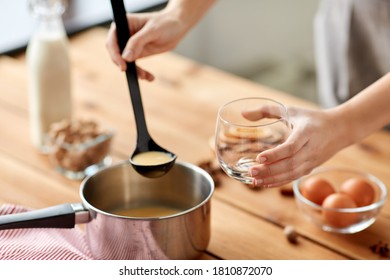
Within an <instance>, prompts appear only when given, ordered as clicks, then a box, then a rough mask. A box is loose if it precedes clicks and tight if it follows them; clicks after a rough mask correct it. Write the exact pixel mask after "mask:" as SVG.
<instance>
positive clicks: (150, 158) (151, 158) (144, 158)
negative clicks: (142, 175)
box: [132, 151, 172, 166]
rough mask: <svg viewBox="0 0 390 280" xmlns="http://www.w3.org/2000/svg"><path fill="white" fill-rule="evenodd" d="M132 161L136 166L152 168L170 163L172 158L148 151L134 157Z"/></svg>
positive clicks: (166, 154) (168, 155) (162, 153)
mask: <svg viewBox="0 0 390 280" xmlns="http://www.w3.org/2000/svg"><path fill="white" fill-rule="evenodd" d="M132 160H133V162H134V163H135V164H137V165H142V166H153V165H160V164H165V163H168V162H170V161H171V160H172V156H171V155H170V154H168V153H164V152H158V151H150V152H143V153H139V154H137V155H135V156H134V157H133V159H132Z"/></svg>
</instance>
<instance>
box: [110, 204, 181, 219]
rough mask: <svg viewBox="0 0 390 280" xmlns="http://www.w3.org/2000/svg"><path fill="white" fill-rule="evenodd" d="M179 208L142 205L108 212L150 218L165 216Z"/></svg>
mask: <svg viewBox="0 0 390 280" xmlns="http://www.w3.org/2000/svg"><path fill="white" fill-rule="evenodd" d="M181 211H182V210H181V209H178V208H173V207H168V206H159V205H156V206H142V207H136V208H122V209H118V210H114V211H110V213H112V214H115V215H119V216H126V217H134V218H152V217H165V216H171V215H174V214H177V213H179V212H181Z"/></svg>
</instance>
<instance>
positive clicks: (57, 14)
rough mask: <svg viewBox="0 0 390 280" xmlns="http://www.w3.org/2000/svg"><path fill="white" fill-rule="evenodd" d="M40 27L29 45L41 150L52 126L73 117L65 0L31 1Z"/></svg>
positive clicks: (33, 119)
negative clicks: (65, 24)
mask: <svg viewBox="0 0 390 280" xmlns="http://www.w3.org/2000/svg"><path fill="white" fill-rule="evenodd" d="M29 5H30V10H31V12H32V14H33V16H34V18H35V21H36V27H35V31H34V33H33V34H32V36H31V39H30V42H29V44H28V47H27V54H26V55H27V65H28V79H29V82H28V84H29V106H30V108H29V110H30V126H31V134H32V141H33V144H34V146H36V147H37V148H38V149H39V150H40V151H41V152H43V153H45V152H47V151H46V149H45V137H46V135H47V132H48V131H49V128H50V125H51V124H52V123H54V122H58V121H61V120H64V119H67V120H70V118H71V110H72V102H71V83H70V62H69V54H68V37H67V35H66V31H65V28H64V24H63V21H62V14H63V13H64V11H65V4H64V2H63V0H29Z"/></svg>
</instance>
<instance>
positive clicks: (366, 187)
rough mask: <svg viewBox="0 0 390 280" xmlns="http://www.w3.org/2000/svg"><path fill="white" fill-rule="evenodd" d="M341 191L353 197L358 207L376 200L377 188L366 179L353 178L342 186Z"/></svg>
mask: <svg viewBox="0 0 390 280" xmlns="http://www.w3.org/2000/svg"><path fill="white" fill-rule="evenodd" d="M340 192H341V193H345V194H347V195H349V196H350V197H352V199H353V200H354V201H355V202H356V205H357V206H358V207H361V206H366V205H370V204H371V203H373V202H374V198H375V190H374V188H373V187H372V186H371V184H370V183H368V182H367V181H366V180H364V179H361V178H351V179H348V180H346V181H345V182H344V183H343V184H342V185H341V187H340Z"/></svg>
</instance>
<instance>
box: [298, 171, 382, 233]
mask: <svg viewBox="0 0 390 280" xmlns="http://www.w3.org/2000/svg"><path fill="white" fill-rule="evenodd" d="M293 190H294V196H295V199H296V202H297V205H298V207H299V209H300V210H301V211H302V212H303V214H304V215H305V217H306V218H307V219H308V220H310V221H311V222H313V223H314V224H315V225H317V226H319V227H320V228H321V229H322V230H324V231H328V232H336V233H356V232H359V231H362V230H364V229H366V228H367V227H369V226H370V225H372V224H373V223H374V222H375V221H376V219H377V217H378V215H379V213H380V211H381V208H382V206H383V205H384V203H385V202H386V198H387V187H386V185H385V184H384V183H383V182H382V181H381V180H379V179H378V178H377V177H375V176H374V175H372V174H369V173H366V172H362V171H359V170H355V169H351V168H338V167H321V168H317V169H316V170H314V171H313V172H312V173H311V174H309V175H307V176H304V177H302V178H300V179H299V180H296V181H295V182H294V184H293Z"/></svg>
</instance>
